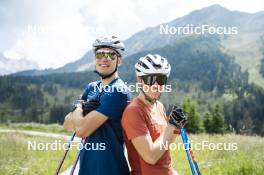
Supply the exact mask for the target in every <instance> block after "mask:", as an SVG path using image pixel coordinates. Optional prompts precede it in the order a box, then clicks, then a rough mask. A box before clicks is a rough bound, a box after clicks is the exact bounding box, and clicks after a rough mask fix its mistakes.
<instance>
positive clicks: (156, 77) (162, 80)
mask: <svg viewBox="0 0 264 175" xmlns="http://www.w3.org/2000/svg"><path fill="white" fill-rule="evenodd" d="M141 78H142V80H143V81H144V83H145V84H147V85H150V86H151V85H153V84H155V83H156V82H157V83H158V85H165V84H166V83H167V76H166V75H161V74H152V75H145V76H142V77H141Z"/></svg>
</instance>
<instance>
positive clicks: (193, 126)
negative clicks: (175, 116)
mask: <svg viewBox="0 0 264 175" xmlns="http://www.w3.org/2000/svg"><path fill="white" fill-rule="evenodd" d="M183 111H184V113H185V114H186V115H187V119H188V120H187V121H188V122H187V125H186V126H185V128H186V130H187V131H188V132H190V133H200V132H202V131H203V130H204V128H203V122H202V119H201V116H200V114H199V113H198V112H197V111H196V107H195V104H194V102H192V101H191V99H190V98H187V99H186V100H184V104H183Z"/></svg>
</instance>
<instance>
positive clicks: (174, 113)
mask: <svg viewBox="0 0 264 175" xmlns="http://www.w3.org/2000/svg"><path fill="white" fill-rule="evenodd" d="M186 122H187V118H186V116H185V115H184V113H183V111H182V109H181V108H178V107H177V106H174V107H173V108H172V110H171V113H170V115H169V123H170V124H172V125H174V126H176V127H177V128H181V127H184V125H185V124H186Z"/></svg>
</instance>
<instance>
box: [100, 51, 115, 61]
mask: <svg viewBox="0 0 264 175" xmlns="http://www.w3.org/2000/svg"><path fill="white" fill-rule="evenodd" d="M95 57H96V58H97V59H102V58H108V57H109V58H110V59H111V60H115V59H116V57H117V53H116V52H114V51H108V50H107V51H106V50H98V51H96V52H95Z"/></svg>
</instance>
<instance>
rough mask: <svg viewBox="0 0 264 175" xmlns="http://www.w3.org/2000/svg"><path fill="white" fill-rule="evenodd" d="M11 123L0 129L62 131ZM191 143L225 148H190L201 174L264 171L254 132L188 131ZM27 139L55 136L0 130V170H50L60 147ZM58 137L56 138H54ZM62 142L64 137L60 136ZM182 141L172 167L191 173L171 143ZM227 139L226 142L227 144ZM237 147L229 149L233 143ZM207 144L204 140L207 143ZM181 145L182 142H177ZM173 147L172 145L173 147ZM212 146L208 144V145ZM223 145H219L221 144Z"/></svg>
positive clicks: (261, 144) (262, 141)
mask: <svg viewBox="0 0 264 175" xmlns="http://www.w3.org/2000/svg"><path fill="white" fill-rule="evenodd" d="M20 125H21V124H11V125H9V126H6V125H5V126H4V125H1V126H0V129H3V128H8V129H23V130H27V129H28V130H36V131H43V132H47V131H48V130H51V128H53V129H52V131H53V133H63V131H61V126H59V125H40V124H28V126H26V125H23V127H21V126H20ZM189 140H192V141H191V143H192V144H193V146H194V144H195V143H202V142H203V141H206V142H207V143H222V144H223V145H224V144H226V145H227V146H225V147H226V150H210V149H209V147H206V149H204V150H194V155H195V157H196V159H197V161H198V164H199V167H200V170H201V173H202V174H205V175H210V174H212V175H218V174H220V175H233V174H235V175H249V174H250V175H261V174H263V172H264V138H261V137H258V136H242V135H235V134H226V135H208V134H199V135H189ZM28 141H32V142H33V141H36V142H37V143H47V142H49V143H53V142H55V139H51V138H47V137H36V136H29V135H25V134H19V133H0V142H1V144H0V174H8V175H24V174H25V175H31V174H32V175H35V174H37V175H47V174H54V172H55V170H56V167H57V165H58V163H59V160H60V159H61V157H62V155H63V151H62V150H57V151H54V150H38V151H33V150H28ZM57 141H58V140H57ZM60 141H61V142H62V143H64V142H66V141H65V140H60ZM177 143H182V140H181V137H180V136H179V137H177V139H176V142H175V144H174V145H173V146H174V147H171V148H172V151H171V154H172V161H173V167H174V168H175V169H176V170H177V171H178V172H179V174H182V175H189V174H191V171H190V168H189V164H188V161H187V157H186V154H185V151H184V149H183V148H182V147H180V148H177V147H175V145H178V144H177ZM228 143H229V144H228ZM230 144H231V145H232V144H235V145H236V146H235V147H236V148H237V150H231V149H233V148H235V147H232V146H230ZM207 145H208V144H207ZM181 146H182V145H181ZM175 148H176V149H175ZM210 148H212V147H210ZM222 148H223V147H222ZM76 153H77V151H76V150H74V151H70V154H69V155H68V157H67V159H66V161H65V163H64V166H63V167H62V170H65V169H66V168H67V167H68V166H70V165H71V163H72V162H73V161H74V158H75V155H76Z"/></svg>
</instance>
